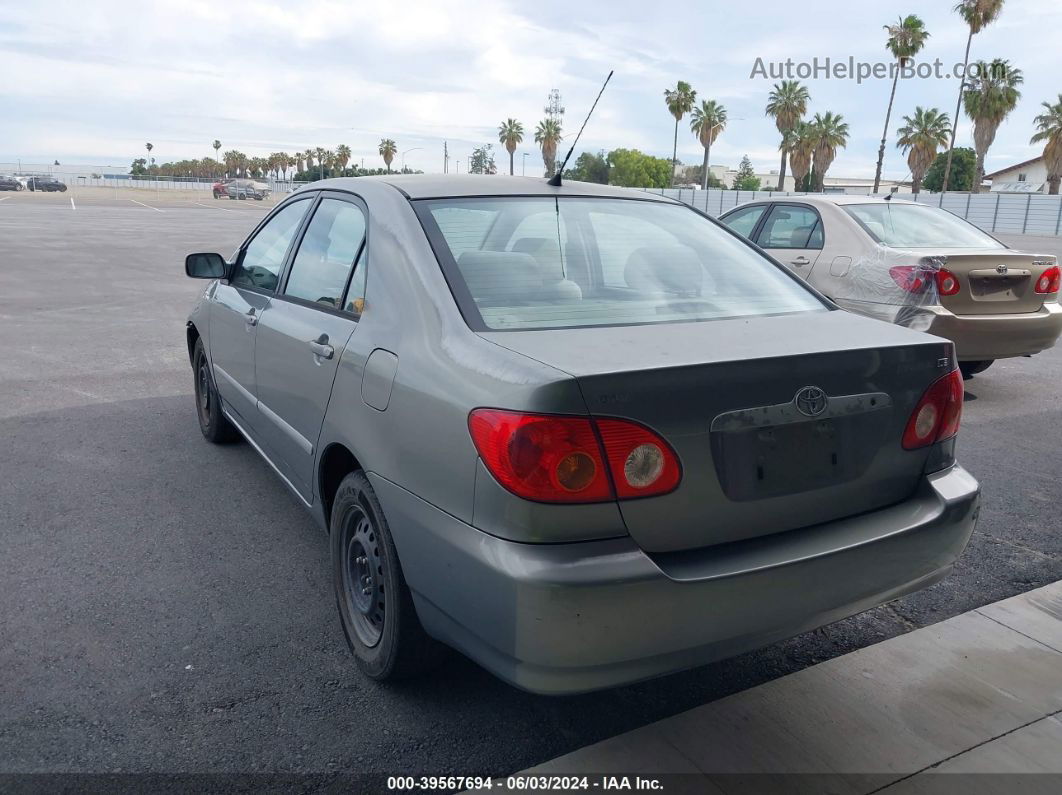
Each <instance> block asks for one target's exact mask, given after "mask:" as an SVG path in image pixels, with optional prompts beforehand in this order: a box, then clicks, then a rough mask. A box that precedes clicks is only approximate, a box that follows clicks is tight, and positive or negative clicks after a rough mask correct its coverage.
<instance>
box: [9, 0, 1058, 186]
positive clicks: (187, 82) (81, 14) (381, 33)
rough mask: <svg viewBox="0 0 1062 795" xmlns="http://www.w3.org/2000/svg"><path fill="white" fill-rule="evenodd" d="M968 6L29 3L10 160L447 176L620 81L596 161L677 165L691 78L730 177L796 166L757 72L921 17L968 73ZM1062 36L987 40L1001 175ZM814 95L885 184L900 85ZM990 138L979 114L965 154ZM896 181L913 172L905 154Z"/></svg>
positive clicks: (1024, 6) (1021, 31) (831, 52)
mask: <svg viewBox="0 0 1062 795" xmlns="http://www.w3.org/2000/svg"><path fill="white" fill-rule="evenodd" d="M953 5H954V2H953V0H921V2H911V0H903V2H893V1H892V0H881V2H876V3H862V2H860V3H856V2H852V1H851V0H848V1H847V2H844V1H842V0H804V2H801V3H794V2H791V0H760V2H759V3H756V4H754V5H750V6H747V8H748V9H749V11H750V13H748V14H743V13H741V12H742V10H743V6H742V5H741V4H740V3H734V2H732V0H731V1H730V2H726V3H721V2H707V1H706V0H689V1H687V0H669V1H668V2H658V3H646V2H645V1H644V0H639V1H638V2H628V0H583V2H577V3H573V2H571V0H566V2H561V1H560V0H538V1H537V2H534V3H527V2H523V3H515V2H509V0H492V1H491V2H477V1H476V0H409V1H408V2H403V1H402V0H392V2H388V3H379V2H374V3H368V2H362V1H361V0H347V1H346V2H332V1H329V0H304V1H301V2H297V1H296V0H285V1H284V2H249V1H247V0H226V1H225V2H218V1H217V0H180V2H166V1H163V0H157V1H155V2H152V0H142V1H141V2H121V1H120V0H92V1H91V2H86V1H85V0H78V1H77V2H64V1H63V0H37V1H36V2H34V3H29V2H17V3H16V2H7V3H3V4H0V75H2V76H3V78H2V79H0V107H2V108H3V121H2V122H0V162H4V161H14V160H16V159H21V161H22V162H23V163H31V162H36V163H41V162H51V161H52V160H55V159H58V160H59V161H60V162H63V163H83V164H96V165H124V164H128V162H129V161H130V160H131V159H132V158H133V157H139V156H142V155H143V154H144V149H143V146H144V142H146V141H151V142H152V143H153V144H154V145H155V152H154V155H155V156H156V158H157V159H159V160H160V161H165V160H171V159H181V158H186V157H203V156H208V155H212V154H213V151H212V150H211V148H210V143H211V141H213V139H214V138H219V139H220V140H221V141H222V143H223V144H224V147H225V149H229V148H238V149H240V150H242V151H244V152H246V153H248V154H251V155H264V154H268V153H269V152H273V151H289V152H293V151H296V150H299V149H306V148H308V147H311V146H314V147H316V146H323V147H325V148H333V147H335V146H336V145H338V144H340V143H346V144H347V145H348V146H350V148H351V149H352V150H353V152H354V157H355V159H356V160H360V159H361V158H364V161H365V164H366V165H367V166H378V165H382V162H381V161H380V158H379V156H378V155H377V154H376V147H377V144H378V142H379V139H380V138H381V137H383V136H387V137H391V138H394V139H395V140H396V141H397V142H398V145H399V149H400V150H402V151H408V154H407V155H406V164H407V165H409V166H411V167H414V168H420V169H424V170H426V171H433V170H435V171H437V170H441V166H442V141H443V140H444V139H446V140H448V141H449V142H450V151H451V154H452V156H453V157H456V158H461V159H462V160H463V159H464V158H465V157H467V154H468V152H469V151H470V150H471V148H472V147H473V146H475V145H476V144H478V143H481V142H489V141H493V142H494V143H495V144H497V138H496V130H497V126H498V124H499V122H500V121H502V120H503V119H504V118H506V117H509V116H511V117H514V118H517V119H520V120H521V121H523V123H524V126H525V128H527V129H528V130H530V129H532V128H533V127H534V124H535V123H536V122H537V121H538V120H539V119H540V118H541V117H542V115H543V114H542V108H543V105H544V104H545V101H546V96H547V93H548V92H549V90H550V89H551V88H553V87H556V88H559V89H560V91H561V92H562V95H563V99H564V104H565V106H566V107H567V111H568V112H567V114H566V117H565V119H566V121H565V128H566V131H567V132H568V133H569V135H571V134H574V132H575V131H576V130H577V129H578V126H579V124H580V123H581V121H582V117H583V115H584V114H585V113H586V110H587V109H588V108H589V105H590V103H591V102H592V101H593V98H594V95H595V94H596V92H597V90H598V87H599V85H600V83H601V81H602V80H603V79H604V77H605V75H606V74H607V73H608V70H609V69H614V70H615V77H614V78H613V80H612V83H611V84H610V86H609V89H608V91H607V92H606V94H605V96H604V98H603V99H602V101H601V104H600V105H599V106H598V110H597V113H596V114H595V117H594V118H593V119H592V121H591V123H590V125H589V126H588V127H587V130H586V132H585V134H584V136H583V138H582V140H581V141H580V144H579V148H578V150H577V152H578V151H582V150H598V149H611V148H614V147H620V146H623V147H632V148H638V149H641V150H643V151H646V152H650V153H652V154H656V155H661V156H670V149H671V140H672V133H673V120H672V118H671V116H670V115H669V114H668V113H667V110H666V108H665V107H664V104H663V98H662V94H663V90H664V88H665V87H668V86H670V85H674V83H675V81H676V80H679V79H683V80H687V81H689V82H690V83H692V84H693V86H694V88H696V89H697V91H698V93H699V95H700V96H701V97H707V98H712V99H715V100H717V101H720V102H722V103H723V104H724V105H725V106H726V107H727V109H728V111H729V114H730V119H731V121H730V124H729V126H728V127H727V129H726V131H725V132H724V133H723V135H722V136H721V137H720V139H719V141H718V143H717V145H716V146H715V147H714V148H713V150H712V162H713V164H714V163H718V164H725V165H731V166H734V165H736V164H737V162H738V160H739V159H740V158H741V156H742V155H743V154H748V155H749V156H750V157H751V158H752V161H753V163H754V164H755V165H756V166H757V169H763V170H766V169H769V168H772V167H773V168H776V167H777V161H778V156H777V154H776V148H777V133H776V131H775V130H774V127H773V125H772V123H771V122H770V120H768V119H766V118H764V115H763V106H764V103H765V102H766V96H767V92H768V91H769V90H770V85H771V83H772V82H773V81H771V80H767V79H762V78H753V77H750V74H751V72H752V69H753V65H754V64H755V62H756V59H757V58H763V59H764V60H765V61H767V62H770V61H784V60H785V59H787V58H791V59H793V61H794V62H800V61H810V60H811V59H812V58H815V57H818V58H819V59H820V62H821V61H822V60H823V59H825V58H827V57H829V58H832V59H833V60H834V61H838V60H842V61H847V59H848V58H849V57H850V56H851V57H854V58H855V59H856V60H857V61H868V62H873V61H877V60H885V59H886V58H887V53H886V52H885V49H884V41H885V33H884V31H883V30H882V26H883V25H884V24H886V23H889V22H892V21H894V20H895V19H896V18H897V17H898V16H899V15H900V14H907V13H917V14H918V15H920V16H921V17H922V18H923V20H924V21H925V23H926V27H927V29H928V30H929V31H930V33H931V38H930V39H929V43H928V45H927V47H926V48H925V50H924V51H923V53H922V55H921V56H920V60H926V61H932V60H933V59H934V58H940V59H941V61H942V62H944V64H945V71H948V70H950V68H951V65H952V64H953V63H954V62H956V61H959V62H961V60H962V54H963V47H964V46H965V40H966V29H965V27H964V26H963V25H962V23H961V21H960V20H959V18H958V17H957V15H955V14H954V13H953V12H952V11H951V8H952V6H953ZM1060 31H1062V3H1060V2H1059V1H1058V0H1007V3H1006V6H1005V8H1004V11H1003V15H1002V17H1001V18H1000V20H999V21H998V22H996V23H995V24H994V25H993V26H992V27H990V28H989V29H987V30H986V31H985V32H983V33H982V34H980V35H978V36H976V37H975V38H974V44H973V51H972V57H974V58H985V59H989V60H990V59H991V58H993V57H1002V58H1008V59H1010V60H1011V62H1012V63H1013V64H1014V65H1015V66H1018V67H1019V68H1021V69H1022V70H1023V72H1024V74H1025V85H1024V86H1023V89H1022V91H1023V97H1022V100H1021V102H1020V104H1019V106H1018V108H1017V110H1016V111H1015V112H1014V113H1013V114H1012V115H1011V116H1010V118H1009V119H1008V121H1007V122H1006V123H1005V124H1004V126H1003V127H1002V128H1001V129H1000V131H999V135H998V136H997V139H996V142H995V145H994V146H993V148H992V150H991V151H990V153H989V158H988V162H987V170H988V171H992V170H994V169H995V168H998V167H1001V166H1004V165H1008V164H1010V163H1013V162H1017V161H1019V160H1023V159H1026V158H1028V157H1032V156H1035V155H1036V154H1039V150H1038V148H1037V147H1033V146H1031V145H1030V144H1029V137H1030V135H1031V134H1032V131H1033V129H1032V119H1033V117H1034V116H1035V115H1036V114H1037V113H1038V112H1039V109H1040V103H1041V102H1042V101H1043V100H1046V99H1056V98H1057V97H1058V95H1059V93H1060V92H1062V68H1060V67H1062V54H1060V50H1059V47H1058V35H1059V32H1060ZM805 82H806V84H807V85H808V87H809V89H810V92H811V97H812V103H811V108H810V110H811V112H812V113H813V112H816V111H820V112H821V111H826V110H831V111H834V112H836V113H840V114H842V115H843V116H844V118H845V120H846V121H848V122H849V124H850V127H851V133H852V137H851V141H850V143H849V146H848V148H847V150H846V151H844V152H843V153H841V154H840V156H839V157H838V158H837V160H836V162H835V164H834V166H833V167H832V168H831V174H833V175H835V176H867V175H872V174H873V167H874V161H875V158H876V150H877V145H878V141H879V140H880V137H881V129H882V125H883V123H884V113H885V105H886V102H887V100H888V92H889V88H890V85H889V82H888V81H886V80H878V81H875V80H870V81H867V82H864V83H862V84H861V85H860V84H858V83H857V82H856V81H854V80H837V79H825V78H822V77H820V78H818V79H815V78H812V79H809V80H807V81H805ZM955 94H956V84H955V81H954V80H945V79H928V80H918V79H915V80H909V81H901V84H900V87H899V91H898V95H897V100H896V108H897V111H898V113H894V117H893V118H894V121H893V123H892V124H891V125H890V126H891V128H892V130H895V128H896V127H897V126H898V124H897V123H896V119H897V118H898V116H901V115H902V114H904V113H909V112H911V110H912V109H913V108H914V106H915V105H916V104H920V105H924V106H935V107H939V108H942V109H945V110H946V111H947V112H948V113H949V114H950V113H951V112H953V110H954V104H955ZM970 140H971V138H970V129H969V124H968V122H965V121H964V123H963V124H962V125H960V128H959V142H960V143H961V144H967V145H968V144H969V143H970ZM566 148H567V147H566V146H564V147H562V151H564V150H566ZM409 150H412V151H409ZM524 151H526V152H529V153H530V155H529V157H528V158H527V165H528V173H532V169H537V168H540V167H541V160H540V158H539V156H538V155H537V153H536V150H535V149H534V144H533V142H532V141H531V137H530V135H529V136H528V137H527V140H526V141H525V144H524V145H523V146H522V147H521V148H520V150H519V151H518V154H517V173H519V170H520V165H519V161H520V154H519V153H520V152H524ZM502 154H504V153H502ZM701 155H702V150H701V149H700V146H699V144H698V143H697V141H696V139H694V137H693V136H692V135H691V134H690V133H689V130H688V123H687V122H686V121H684V122H683V125H682V126H681V127H680V129H679V157H680V159H682V160H683V161H684V162H689V163H699V162H700V160H701ZM499 165H501V158H499ZM885 173H886V176H892V177H904V176H905V175H906V173H907V167H906V163H905V162H904V159H903V158H902V156H901V155H900V153H899V152H898V151H897V150H896V149H895V147H894V146H893V145H892V144H891V143H890V145H889V148H888V150H887V153H886V160H885Z"/></svg>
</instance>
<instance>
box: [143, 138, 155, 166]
mask: <svg viewBox="0 0 1062 795" xmlns="http://www.w3.org/2000/svg"><path fill="white" fill-rule="evenodd" d="M144 148H145V149H147V153H148V160H149V161H151V162H152V163H154V162H155V161H154V160H152V158H151V150H152V149H154V148H155V144H153V143H151V142H150V141H148V142H147V143H146V144H144Z"/></svg>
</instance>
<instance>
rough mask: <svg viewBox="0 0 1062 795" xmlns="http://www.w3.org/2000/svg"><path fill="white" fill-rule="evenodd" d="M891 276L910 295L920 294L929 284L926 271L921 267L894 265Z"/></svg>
mask: <svg viewBox="0 0 1062 795" xmlns="http://www.w3.org/2000/svg"><path fill="white" fill-rule="evenodd" d="M889 275H890V276H891V277H892V280H893V281H894V282H896V284H898V285H899V286H900V287H901V288H902V289H904V290H906V291H907V292H909V293H920V292H922V291H923V290H924V289H926V285H927V284H929V280H928V278H927V274H926V271H925V269H924V268H923V267H922V266H921V265H894V266H893V267H891V268H889Z"/></svg>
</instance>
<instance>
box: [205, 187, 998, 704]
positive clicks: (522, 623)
mask: <svg viewBox="0 0 1062 795" xmlns="http://www.w3.org/2000/svg"><path fill="white" fill-rule="evenodd" d="M185 271H186V273H187V274H188V275H189V276H192V277H194V278H203V279H207V280H209V282H208V284H207V285H206V289H205V290H204V291H203V293H202V295H201V297H200V299H199V301H198V303H197V304H196V306H195V308H194V309H193V310H192V312H191V314H190V316H189V318H188V321H187V327H186V333H187V345H188V354H189V358H190V361H191V364H192V368H193V373H194V388H195V399H196V406H197V411H198V418H199V428H200V431H201V432H202V434H203V436H205V437H206V438H207V439H208V440H210V441H212V442H225V441H229V440H232V439H234V438H236V437H238V436H241V435H242V436H243V437H245V438H246V439H247V440H248V441H249V442H250V443H251V445H252V446H253V447H254V449H255V450H257V451H258V452H259V453H260V454H261V455H262V456H263V457H264V458H265V459H266V460H267V461H268V462H269V464H270V465H271V466H272V467H273V469H274V470H275V471H276V472H277V474H278V475H279V476H280V479H281V480H282V481H283V482H284V483H285V484H286V485H287V486H288V487H289V488H290V489H291V490H292V491H293V492H294V494H295V495H296V496H297V497H298V499H299V500H301V501H302V502H303V503H304V504H305V505H306V507H307V508H308V509H309V511H310V512H311V514H312V515H313V516H314V517H315V518H316V520H317V521H318V522H319V523H320V524H321V526H322V527H324V528H326V529H327V530H328V532H329V535H330V545H331V568H332V581H333V588H334V592H335V598H336V603H337V605H338V608H339V614H340V618H341V621H342V626H343V629H344V632H345V633H346V636H347V639H348V642H349V644H350V647H351V649H352V651H353V653H354V655H355V657H356V659H357V662H358V665H359V667H360V668H361V670H362V671H363V672H364V673H366V674H367V675H368V676H370V677H372V678H375V679H387V678H393V677H398V676H404V675H410V674H413V673H416V672H418V671H421V670H424V669H425V668H428V667H430V666H431V665H432V664H434V663H435V662H436V661H437V660H438V659H439V656H440V652H441V650H442V649H443V648H444V647H445V646H452V647H454V648H457V649H459V650H460V651H461V652H463V653H464V654H465V655H467V656H468V657H470V658H472V659H473V660H476V661H477V662H479V663H480V664H481V665H483V666H484V667H486V668H487V669H489V670H491V671H492V672H494V673H495V674H496V675H498V676H499V677H501V678H502V679H505V680H507V681H509V682H511V683H513V684H515V685H517V686H519V687H522V688H525V689H527V690H531V691H535V692H539V693H572V692H580V691H587V690H594V689H598V688H605V687H611V686H615V685H620V684H623V683H627V682H632V681H636V680H640V679H645V678H649V677H653V676H658V675H662V674H666V673H669V672H672V671H678V670H681V669H686V668H690V667H693V666H697V665H702V664H705V663H707V662H710V661H712V660H716V659H719V658H721V657H727V656H732V655H735V654H739V653H741V652H743V651H746V650H749V649H753V648H756V647H758V646H762V645H765V644H769V643H773V642H776V641H779V640H782V639H784V638H787V637H790V636H792V635H795V634H798V633H801V632H805V631H808V630H810V629H813V628H815V627H819V626H822V625H824V624H827V623H830V622H833V621H836V620H838V619H841V618H843V617H845V616H848V615H851V614H853V613H857V612H859V611H862V610H866V609H868V608H871V607H874V606H876V605H878V604H881V603H883V602H887V601H889V600H892V599H896V598H898V597H900V596H902V595H904V594H907V593H910V592H912V591H915V590H917V589H920V588H923V587H925V586H927V585H929V584H931V583H933V582H936V581H937V580H939V579H941V578H942V577H943V576H945V574H946V573H947V572H948V571H949V570H950V569H951V567H952V565H953V564H954V562H955V560H956V558H957V557H958V556H959V555H960V554H961V553H962V550H963V549H964V547H965V546H966V543H967V541H968V540H969V538H970V534H971V532H972V531H973V527H974V522H975V518H976V516H977V512H978V504H979V487H978V485H977V482H976V481H975V480H974V479H973V478H972V477H971V476H970V475H969V474H968V473H967V472H966V471H965V470H964V469H963V468H962V467H961V466H960V465H959V464H958V463H956V461H955V438H956V432H957V430H958V426H959V419H960V415H961V410H962V400H963V389H962V381H961V378H960V376H959V373H958V370H957V369H956V364H955V356H954V347H953V345H952V343H950V342H948V341H947V340H943V339H940V338H938V337H932V336H929V335H927V334H922V333H919V332H916V331H912V330H910V329H907V328H903V327H901V326H896V325H890V324H886V323H880V322H877V321H874V320H871V319H869V318H865V317H861V316H859V315H856V314H852V313H849V312H843V311H840V310H839V309H838V308H837V307H836V306H834V305H832V304H831V303H829V302H828V301H826V300H825V299H823V298H822V297H821V296H820V295H819V294H818V293H817V292H815V291H814V290H813V289H812V288H810V287H809V286H808V285H806V284H805V283H804V282H803V281H802V280H800V279H798V278H796V277H794V276H793V275H792V274H791V273H790V272H789V271H787V270H786V269H785V268H782V267H780V266H778V264H777V263H775V262H773V261H771V260H770V259H769V258H767V257H765V256H764V255H763V254H762V253H761V252H759V251H758V250H757V249H756V248H755V247H754V246H752V245H750V244H749V243H748V242H747V241H745V240H744V239H742V238H741V237H739V236H738V235H736V234H733V233H731V232H729V231H728V230H727V229H726V228H725V227H724V226H722V225H721V224H719V223H718V222H716V221H713V220H711V219H709V218H707V217H705V216H703V215H701V214H700V213H698V212H696V211H695V210H693V209H691V208H689V207H687V206H685V205H683V204H679V203H678V202H675V201H672V200H670V199H667V198H664V197H660V196H652V195H649V194H646V193H641V192H633V191H627V190H624V189H621V188H613V187H609V186H605V185H591V184H586V183H566V184H565V185H563V186H562V187H559V188H557V187H553V186H550V185H549V184H547V183H546V182H545V181H544V180H541V179H532V178H520V177H505V176H489V177H485V176H475V175H460V176H442V175H439V176H427V175H419V176H391V177H379V178H377V177H362V178H357V179H353V178H344V179H330V180H325V181H322V182H317V183H313V184H311V185H309V186H307V187H305V188H302V189H300V190H298V191H297V192H295V193H294V194H292V195H290V196H288V197H286V198H285V199H284V201H282V202H281V203H280V204H279V205H278V206H277V207H276V208H275V209H274V210H273V211H272V212H270V213H269V214H268V216H267V217H266V218H265V219H264V220H263V221H262V222H261V223H260V224H259V225H258V227H257V228H256V229H255V230H254V231H253V232H252V233H251V235H250V236H249V237H248V238H247V240H246V241H245V242H244V243H243V244H242V245H241V246H240V248H239V250H238V252H237V253H236V254H235V255H234V257H233V258H232V259H231V261H226V260H225V259H224V258H223V257H222V256H221V255H219V254H213V253H202V254H190V255H189V256H188V257H187V259H186V262H185ZM214 474H215V475H217V476H221V477H224V474H223V473H214Z"/></svg>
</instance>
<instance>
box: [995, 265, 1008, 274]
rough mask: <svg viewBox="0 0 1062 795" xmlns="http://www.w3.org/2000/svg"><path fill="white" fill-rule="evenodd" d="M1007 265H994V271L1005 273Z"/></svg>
mask: <svg viewBox="0 0 1062 795" xmlns="http://www.w3.org/2000/svg"><path fill="white" fill-rule="evenodd" d="M1006 272H1007V266H1006V265H1005V264H1000V265H996V273H1006Z"/></svg>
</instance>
